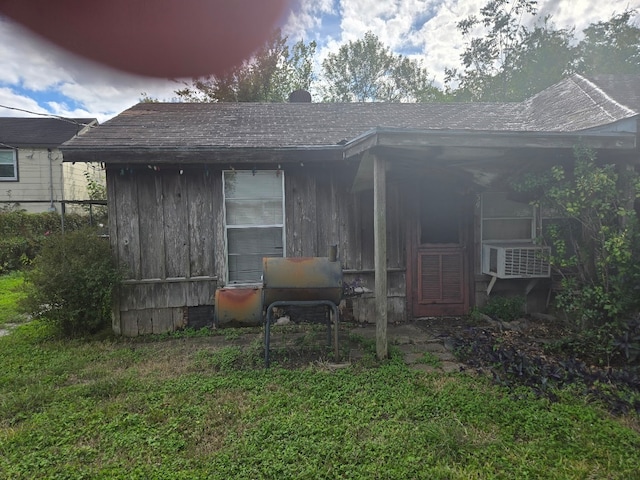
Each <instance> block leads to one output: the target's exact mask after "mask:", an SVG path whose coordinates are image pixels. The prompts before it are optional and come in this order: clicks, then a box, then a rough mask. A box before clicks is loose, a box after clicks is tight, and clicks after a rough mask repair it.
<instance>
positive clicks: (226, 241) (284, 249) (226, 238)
mask: <svg viewBox="0 0 640 480" xmlns="http://www.w3.org/2000/svg"><path fill="white" fill-rule="evenodd" d="M259 171H260V172H269V173H273V174H274V175H277V176H279V177H280V179H281V180H280V182H281V186H282V223H281V224H280V223H278V224H263V225H231V226H230V225H228V222H227V198H226V194H225V175H227V174H230V173H234V174H237V173H238V172H243V173H245V172H252V170H223V171H222V202H223V208H222V211H223V214H224V250H225V251H224V255H225V262H226V272H225V284H227V285H229V284H230V280H229V234H228V232H229V230H238V229H243V228H280V229H281V230H282V256H283V257H286V256H287V243H286V224H287V220H286V208H285V178H284V171H282V170H259ZM261 284H262V282H261V280H260V279H257V280H256V281H252V282H240V281H234V282H233V283H232V285H261Z"/></svg>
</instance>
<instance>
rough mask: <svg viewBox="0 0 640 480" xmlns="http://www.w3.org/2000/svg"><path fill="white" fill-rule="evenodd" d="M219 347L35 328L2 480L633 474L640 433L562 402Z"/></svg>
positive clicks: (12, 397) (11, 401)
mask: <svg viewBox="0 0 640 480" xmlns="http://www.w3.org/2000/svg"><path fill="white" fill-rule="evenodd" d="M256 338H258V337H257V336H256ZM212 339H217V341H220V342H226V341H227V340H226V339H224V338H223V337H222V336H219V335H218V336H211V337H182V338H169V337H166V338H164V339H156V341H154V342H149V341H143V340H140V341H138V340H135V339H113V338H111V339H106V340H92V341H89V340H87V339H85V340H78V339H76V340H60V339H55V338H51V336H50V334H49V327H48V326H47V325H45V324H42V323H41V322H39V321H37V320H36V321H34V322H31V323H29V324H26V325H24V326H21V327H19V328H18V329H17V330H16V331H14V333H12V334H11V335H10V336H7V337H3V338H0V362H2V365H3V373H2V375H0V387H1V388H2V392H3V395H2V400H1V401H0V452H1V455H0V477H3V478H15V479H27V478H78V479H79V478H115V479H118V478H123V479H124V478H185V479H186V478H189V479H199V478H202V479H205V478H225V479H227V478H229V479H233V478H243V479H244V478H274V477H278V478H332V479H333V478H350V479H351V478H376V477H378V478H380V477H382V478H388V479H405V478H498V479H500V478H504V479H506V478H526V477H529V478H588V477H589V476H592V477H594V478H595V477H598V478H620V479H622V478H633V477H634V475H636V472H637V465H638V463H640V454H639V453H638V452H640V448H638V447H640V433H639V432H637V431H634V429H633V428H632V425H633V419H632V418H630V419H628V420H626V419H625V420H622V421H619V420H617V419H614V418H610V417H609V416H608V415H607V414H606V413H604V412H603V411H602V410H600V409H599V408H598V407H594V406H591V405H588V404H585V402H584V401H583V400H581V399H579V398H578V399H576V398H575V397H573V396H571V395H568V394H559V395H558V398H557V399H556V401H555V402H550V401H549V400H548V398H544V397H539V396H536V395H533V394H532V393H531V391H530V390H528V389H523V388H522V387H513V388H511V389H507V388H504V387H502V386H496V385H492V384H491V383H490V381H489V379H487V378H484V377H475V376H471V375H464V374H451V375H435V374H430V375H428V374H424V373H422V372H417V371H414V370H410V369H408V368H407V367H406V366H405V365H404V363H403V362H402V361H401V359H398V358H396V359H391V360H390V361H386V362H382V363H377V364H376V365H371V366H366V365H362V364H359V363H358V362H354V363H353V364H352V366H349V367H345V368H341V369H335V370H329V369H320V368H301V369H285V368H277V367H273V368H271V369H269V370H264V369H263V368H261V365H260V366H259V367H258V368H247V367H243V366H239V365H238V362H239V361H240V362H242V358H243V357H244V356H245V355H246V353H245V349H244V348H239V347H237V346H233V345H227V346H222V348H220V345H219V344H217V343H213V342H212V341H211V340H212ZM353 340H354V341H355V340H357V339H356V338H355V336H354V338H353ZM231 341H236V340H235V339H234V340H231ZM365 343H366V342H365ZM260 346H261V345H260V344H259V342H258V341H256V340H255V339H254V341H253V347H255V348H259V347H260ZM249 350H250V351H251V348H249Z"/></svg>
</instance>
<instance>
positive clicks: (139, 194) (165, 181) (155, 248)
mask: <svg viewBox="0 0 640 480" xmlns="http://www.w3.org/2000/svg"><path fill="white" fill-rule="evenodd" d="M107 189H108V192H107V194H108V198H109V211H110V215H109V221H110V237H111V244H112V247H113V251H114V254H115V256H116V259H117V261H118V262H119V263H120V264H122V265H123V266H124V267H125V268H126V271H127V275H126V280H125V282H124V284H123V285H122V287H121V291H120V295H119V298H118V302H116V303H117V304H116V305H115V306H114V324H113V327H114V331H116V332H117V333H122V334H124V335H129V336H134V335H140V334H145V333H161V332H166V331H171V330H174V329H176V328H179V327H182V326H186V325H188V316H187V315H186V314H185V312H186V310H185V309H186V308H187V307H190V306H200V305H213V298H214V293H215V289H216V287H217V285H218V281H217V279H218V278H219V275H220V273H221V270H220V269H221V268H222V267H223V266H222V265H220V266H217V265H216V262H215V260H216V258H217V256H219V254H218V252H217V250H219V249H220V244H221V240H220V238H219V236H220V232H219V225H220V224H221V220H220V219H219V218H217V213H218V211H219V208H220V207H219V204H220V202H221V198H222V195H221V193H220V192H221V179H220V177H219V176H216V175H214V174H209V173H208V172H207V171H206V170H205V169H204V168H193V169H183V170H182V173H181V172H180V170H178V169H167V170H157V171H156V170H149V169H146V168H141V167H136V168H135V169H132V168H109V169H108V171H107Z"/></svg>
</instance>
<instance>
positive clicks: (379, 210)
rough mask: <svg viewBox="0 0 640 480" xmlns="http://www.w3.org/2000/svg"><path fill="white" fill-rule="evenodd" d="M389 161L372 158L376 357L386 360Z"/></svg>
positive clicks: (377, 157) (375, 156) (376, 157)
mask: <svg viewBox="0 0 640 480" xmlns="http://www.w3.org/2000/svg"><path fill="white" fill-rule="evenodd" d="M386 183H387V181H386V161H385V159H384V158H380V157H379V156H377V155H374V156H373V245H374V257H375V258H374V267H375V294H376V354H377V357H378V359H380V360H382V359H383V358H387V356H388V352H387V208H386V196H387V185H386Z"/></svg>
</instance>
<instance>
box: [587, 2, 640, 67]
mask: <svg viewBox="0 0 640 480" xmlns="http://www.w3.org/2000/svg"><path fill="white" fill-rule="evenodd" d="M635 13H636V11H635V10H626V11H625V12H623V13H621V14H619V15H614V16H613V17H611V18H610V19H609V20H608V21H607V22H597V23H592V24H591V25H589V26H588V27H587V28H586V29H585V30H584V32H583V33H584V39H583V40H582V41H581V42H580V44H579V45H578V48H577V58H576V70H577V71H578V72H581V73H586V74H598V73H638V72H640V27H638V25H635V24H633V23H631V19H632V17H633V15H634V14H635Z"/></svg>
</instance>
